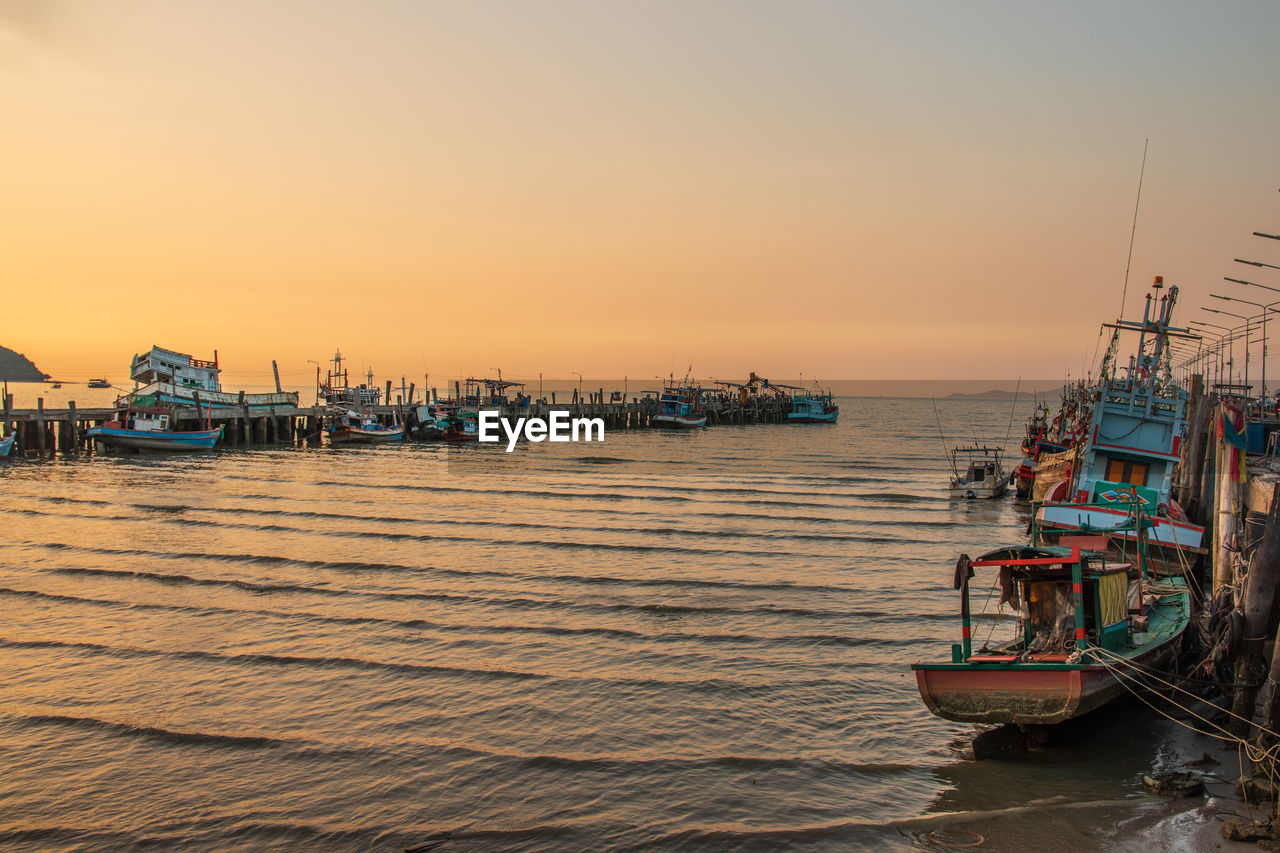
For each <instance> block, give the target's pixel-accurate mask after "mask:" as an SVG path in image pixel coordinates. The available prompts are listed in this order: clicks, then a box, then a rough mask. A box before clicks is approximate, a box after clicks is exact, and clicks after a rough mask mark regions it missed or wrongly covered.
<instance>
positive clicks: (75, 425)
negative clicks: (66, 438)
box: [67, 400, 80, 450]
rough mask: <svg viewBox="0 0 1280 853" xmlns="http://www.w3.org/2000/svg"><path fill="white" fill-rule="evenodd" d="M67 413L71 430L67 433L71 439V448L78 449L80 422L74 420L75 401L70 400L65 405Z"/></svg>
mask: <svg viewBox="0 0 1280 853" xmlns="http://www.w3.org/2000/svg"><path fill="white" fill-rule="evenodd" d="M67 411H68V412H69V413H70V415H71V429H70V430H69V431H68V432H69V435H70V438H71V447H72V449H73V450H79V449H80V421H79V420H78V419H77V418H76V401H75V400H72V401H70V402H69V403H67Z"/></svg>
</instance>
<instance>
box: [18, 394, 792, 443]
mask: <svg viewBox="0 0 1280 853" xmlns="http://www.w3.org/2000/svg"><path fill="white" fill-rule="evenodd" d="M242 396H243V395H242ZM555 397H556V395H555V394H554V393H553V394H551V395H550V398H549V399H548V400H545V401H538V402H533V403H529V404H527V405H524V406H516V405H514V404H508V405H505V406H481V407H480V408H482V409H485V410H493V411H497V412H498V413H499V414H500V415H502V416H503V417H508V418H513V419H514V418H520V417H547V415H548V414H549V413H550V412H551V411H563V412H568V413H569V416H570V417H573V418H582V417H585V418H600V419H601V420H603V421H604V424H605V429H606V430H610V431H612V430H620V429H622V430H629V429H648V428H650V427H651V422H650V416H651V415H652V414H653V413H654V412H656V411H657V406H658V403H657V400H655V399H653V398H650V397H633V398H632V399H631V400H630V401H606V400H605V393H604V391H598V392H591V393H589V394H588V395H587V397H586V399H585V400H578V399H576V397H577V395H573V396H572V397H571V398H570V401H569V402H556V399H555ZM397 399H398V398H397ZM790 410H791V409H790V401H789V400H787V399H786V398H782V397H778V398H752V399H748V400H746V401H742V400H732V399H724V400H719V401H716V402H714V403H713V404H711V405H709V406H708V408H707V424H708V426H713V425H717V424H764V423H786V421H787V413H788V412H789V411H790ZM116 411H117V410H116V409H115V408H114V407H111V408H101V407H95V408H79V407H77V406H76V404H75V402H71V403H70V404H68V405H67V407H66V408H58V409H47V408H45V406H44V401H43V399H40V400H38V401H37V406H36V408H34V409H15V408H14V407H13V396H12V395H9V396H8V397H6V398H5V399H4V409H3V412H2V413H0V429H3V432H4V435H6V436H7V435H10V434H12V433H15V432H16V433H17V435H18V449H19V450H21V451H22V452H25V453H67V452H76V451H80V450H84V449H88V447H87V445H88V444H91V443H92V442H91V441H88V440H86V439H85V438H84V433H85V431H86V430H88V429H89V428H91V427H95V426H101V425H102V424H104V423H106V422H107V421H109V420H111V419H112V418H114V417H115V415H116ZM373 411H374V414H376V415H377V416H378V418H379V420H381V421H384V422H390V421H392V420H393V419H398V420H399V421H400V422H401V423H409V424H410V426H412V419H413V415H412V412H411V407H410V406H407V405H404V404H401V403H399V402H397V403H396V404H393V405H389V406H376V407H374V409H373ZM324 413H325V406H324V405H323V404H322V405H317V406H278V407H272V408H270V409H269V410H267V411H265V412H264V411H262V410H261V409H254V410H253V411H250V409H249V407H248V406H247V405H245V404H243V403H241V404H240V405H239V406H214V407H209V406H208V405H206V406H204V407H203V408H202V409H201V411H200V412H199V413H197V411H196V408H195V407H194V406H188V407H175V408H174V409H173V415H174V420H175V421H176V422H177V424H178V425H179V429H184V428H185V429H196V428H198V427H199V425H201V424H203V423H204V422H205V421H206V420H207V421H208V422H209V423H210V424H212V425H213V426H214V427H218V426H222V427H223V444H224V445H226V446H232V447H237V446H248V445H275V444H305V443H308V442H310V443H313V444H315V443H319V442H320V440H321V435H322V434H323V432H324V429H323V424H324ZM15 452H17V451H15Z"/></svg>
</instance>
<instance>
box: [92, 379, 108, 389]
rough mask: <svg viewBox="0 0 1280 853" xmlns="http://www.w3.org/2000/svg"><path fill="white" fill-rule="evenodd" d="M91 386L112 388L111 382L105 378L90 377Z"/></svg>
mask: <svg viewBox="0 0 1280 853" xmlns="http://www.w3.org/2000/svg"><path fill="white" fill-rule="evenodd" d="M89 387H90V388H110V387H111V383H110V382H108V381H107V380H105V379H90V380H89Z"/></svg>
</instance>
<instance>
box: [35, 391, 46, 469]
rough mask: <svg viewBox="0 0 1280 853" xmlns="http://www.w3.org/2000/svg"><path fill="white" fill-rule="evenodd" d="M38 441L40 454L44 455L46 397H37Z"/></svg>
mask: <svg viewBox="0 0 1280 853" xmlns="http://www.w3.org/2000/svg"><path fill="white" fill-rule="evenodd" d="M36 441H37V442H38V446H39V449H40V455H41V456H43V455H44V445H45V435H44V397H37V398H36Z"/></svg>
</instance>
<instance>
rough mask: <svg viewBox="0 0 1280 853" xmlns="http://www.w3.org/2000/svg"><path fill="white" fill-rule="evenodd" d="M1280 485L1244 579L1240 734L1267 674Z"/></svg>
mask: <svg viewBox="0 0 1280 853" xmlns="http://www.w3.org/2000/svg"><path fill="white" fill-rule="evenodd" d="M1277 491H1280V487H1277V488H1276V489H1275V490H1274V491H1273V492H1272V495H1271V511H1270V512H1269V513H1268V514H1267V529H1266V532H1265V533H1264V534H1263V538H1262V543H1261V544H1260V545H1259V546H1258V547H1257V548H1255V549H1254V551H1253V557H1252V558H1251V559H1250V560H1249V573H1248V574H1247V575H1245V579H1244V596H1243V599H1244V600H1243V601H1242V602H1241V604H1242V605H1243V606H1242V608H1241V609H1242V610H1243V611H1244V630H1243V631H1242V633H1243V634H1244V636H1243V638H1242V639H1241V642H1240V654H1239V656H1237V657H1236V661H1235V685H1236V689H1235V696H1234V697H1233V699H1232V703H1231V712H1232V713H1233V714H1235V715H1236V716H1235V717H1233V718H1232V719H1231V721H1230V722H1229V724H1228V726H1227V728H1228V729H1229V730H1230V731H1231V733H1232V734H1234V735H1235V736H1236V737H1245V736H1246V735H1248V734H1249V723H1248V722H1246V721H1247V720H1251V719H1253V708H1254V704H1255V703H1256V701H1257V698H1258V688H1259V687H1260V686H1261V684H1262V678H1263V673H1264V672H1265V671H1266V666H1267V662H1266V661H1265V660H1263V658H1262V643H1263V641H1264V640H1266V638H1267V628H1268V626H1269V625H1270V622H1271V607H1272V602H1273V601H1274V600H1275V595H1276V585H1277V583H1278V582H1280V518H1278V517H1277V512H1280V501H1277V500H1276V492H1277ZM1271 658H1272V667H1273V669H1274V667H1275V665H1276V662H1277V661H1280V656H1277V655H1276V654H1275V653H1274V651H1273V653H1272V655H1271ZM1267 689H1268V693H1269V694H1272V696H1271V697H1270V698H1272V699H1273V700H1274V693H1275V690H1274V686H1273V685H1272V684H1271V683H1268V685H1267Z"/></svg>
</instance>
